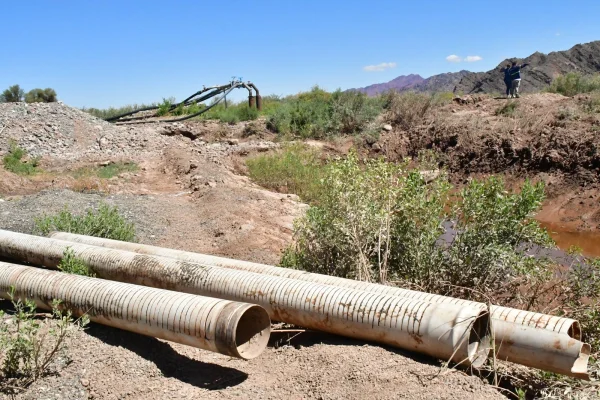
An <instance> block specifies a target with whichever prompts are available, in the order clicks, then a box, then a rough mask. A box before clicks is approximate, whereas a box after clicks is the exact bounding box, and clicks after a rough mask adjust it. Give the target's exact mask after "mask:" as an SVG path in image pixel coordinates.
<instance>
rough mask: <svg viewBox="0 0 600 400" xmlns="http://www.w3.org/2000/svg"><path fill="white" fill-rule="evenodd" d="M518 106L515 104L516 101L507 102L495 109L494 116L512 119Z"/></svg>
mask: <svg viewBox="0 0 600 400" xmlns="http://www.w3.org/2000/svg"><path fill="white" fill-rule="evenodd" d="M518 106H519V103H517V102H516V101H508V102H506V104H504V105H502V106H500V107H498V108H497V109H496V111H494V115H496V116H500V115H502V116H505V117H514V115H515V112H516V110H517V107H518Z"/></svg>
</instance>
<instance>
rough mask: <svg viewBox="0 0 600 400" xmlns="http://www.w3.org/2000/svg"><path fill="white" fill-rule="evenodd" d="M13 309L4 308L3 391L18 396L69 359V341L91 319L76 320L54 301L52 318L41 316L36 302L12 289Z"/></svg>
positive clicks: (0, 343)
mask: <svg viewBox="0 0 600 400" xmlns="http://www.w3.org/2000/svg"><path fill="white" fill-rule="evenodd" d="M9 297H10V301H11V302H12V306H13V310H9V311H8V312H6V311H3V310H2V311H0V392H2V393H4V394H6V395H8V396H15V395H17V394H19V393H20V392H21V391H23V390H24V389H26V388H27V387H28V386H29V385H31V384H32V383H33V382H35V381H36V380H38V379H39V378H41V377H43V376H45V375H47V374H49V373H50V372H51V370H52V369H53V364H55V363H57V362H58V361H59V359H60V358H63V359H68V346H69V341H70V339H71V338H72V337H73V335H74V334H75V333H76V332H77V331H80V330H82V329H83V328H84V327H85V326H86V325H87V324H88V322H89V319H88V317H87V316H85V315H84V316H82V317H81V318H79V319H76V320H73V318H72V316H71V313H70V312H69V311H68V310H62V307H61V302H60V301H59V300H53V301H52V303H51V306H52V312H51V317H50V318H40V316H39V315H38V314H37V312H36V305H35V303H34V302H33V301H31V300H28V299H24V300H23V299H21V298H20V297H17V296H15V294H14V289H11V291H10V292H9Z"/></svg>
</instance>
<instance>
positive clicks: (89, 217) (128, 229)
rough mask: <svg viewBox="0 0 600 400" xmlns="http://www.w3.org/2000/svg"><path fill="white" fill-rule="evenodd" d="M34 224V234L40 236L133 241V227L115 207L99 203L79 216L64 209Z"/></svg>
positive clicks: (37, 220)
mask: <svg viewBox="0 0 600 400" xmlns="http://www.w3.org/2000/svg"><path fill="white" fill-rule="evenodd" d="M34 222H35V231H36V233H40V234H42V235H48V234H49V233H50V232H52V231H61V232H71V233H77V234H80V235H88V236H96V237H101V238H106V239H115V240H123V241H126V242H132V241H134V239H135V227H134V225H133V224H132V223H130V222H127V220H126V219H125V218H124V217H123V216H122V215H121V214H120V213H119V210H118V208H117V207H111V206H109V205H108V204H106V203H101V204H100V206H99V207H98V209H97V210H94V209H92V208H88V209H87V210H86V211H85V213H83V214H81V215H75V214H73V213H71V211H69V210H68V209H66V208H65V209H64V210H62V211H60V212H59V213H57V214H53V215H46V216H44V217H41V218H36V219H35V221H34Z"/></svg>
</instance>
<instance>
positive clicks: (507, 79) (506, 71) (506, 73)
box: [500, 64, 512, 99]
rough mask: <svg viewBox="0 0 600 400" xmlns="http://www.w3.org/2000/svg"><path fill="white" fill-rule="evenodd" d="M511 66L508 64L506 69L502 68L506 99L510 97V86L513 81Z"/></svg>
mask: <svg viewBox="0 0 600 400" xmlns="http://www.w3.org/2000/svg"><path fill="white" fill-rule="evenodd" d="M510 67H511V65H510V64H506V67H504V68H502V69H501V70H500V72H504V84H505V85H506V98H507V99H508V96H509V95H510V86H511V85H512V79H511V78H510V73H509V71H510Z"/></svg>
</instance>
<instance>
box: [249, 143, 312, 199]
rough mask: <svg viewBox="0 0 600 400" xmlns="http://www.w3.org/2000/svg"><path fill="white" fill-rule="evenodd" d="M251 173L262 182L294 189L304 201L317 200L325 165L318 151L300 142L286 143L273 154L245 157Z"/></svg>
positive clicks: (275, 186) (253, 177)
mask: <svg viewBox="0 0 600 400" xmlns="http://www.w3.org/2000/svg"><path fill="white" fill-rule="evenodd" d="M246 165H247V167H248V175H249V176H250V178H251V179H252V180H253V181H255V182H256V183H258V184H259V185H261V186H264V187H266V188H269V189H273V190H277V191H280V192H286V193H294V194H297V195H298V196H300V198H301V199H302V200H304V201H316V199H317V196H318V194H319V192H320V185H321V177H322V176H323V166H322V164H321V160H320V153H319V151H317V150H315V149H312V148H310V147H308V146H306V145H303V144H301V143H290V144H287V145H284V147H283V149H282V150H280V151H278V152H275V153H273V154H265V155H260V156H257V157H254V158H249V159H248V160H246Z"/></svg>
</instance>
